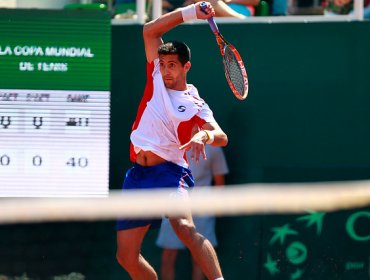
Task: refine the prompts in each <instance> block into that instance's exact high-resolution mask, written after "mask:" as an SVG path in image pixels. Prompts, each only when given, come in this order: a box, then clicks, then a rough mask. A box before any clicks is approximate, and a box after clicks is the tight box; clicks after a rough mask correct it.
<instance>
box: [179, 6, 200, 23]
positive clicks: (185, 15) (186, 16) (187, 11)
mask: <svg viewBox="0 0 370 280" xmlns="http://www.w3.org/2000/svg"><path fill="white" fill-rule="evenodd" d="M181 15H182V19H183V21H184V22H186V21H191V20H195V19H197V10H196V9H195V5H194V4H191V5H189V6H186V7H184V8H181Z"/></svg>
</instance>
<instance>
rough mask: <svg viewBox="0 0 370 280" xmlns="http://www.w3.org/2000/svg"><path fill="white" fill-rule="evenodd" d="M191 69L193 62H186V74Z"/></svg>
mask: <svg viewBox="0 0 370 280" xmlns="http://www.w3.org/2000/svg"><path fill="white" fill-rule="evenodd" d="M190 68H191V62H190V61H188V62H186V63H185V65H184V70H185V72H188V71H189V70H190Z"/></svg>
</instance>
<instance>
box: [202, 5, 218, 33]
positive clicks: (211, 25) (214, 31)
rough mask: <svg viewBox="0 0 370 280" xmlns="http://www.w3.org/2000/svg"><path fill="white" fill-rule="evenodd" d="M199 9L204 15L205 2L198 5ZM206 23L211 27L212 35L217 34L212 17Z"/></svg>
mask: <svg viewBox="0 0 370 280" xmlns="http://www.w3.org/2000/svg"><path fill="white" fill-rule="evenodd" d="M200 8H201V10H202V11H203V12H204V13H205V14H206V8H207V4H206V2H202V3H200ZM208 23H209V26H210V27H211V30H212V32H213V33H219V30H218V26H217V24H216V22H215V19H214V17H210V18H209V19H208Z"/></svg>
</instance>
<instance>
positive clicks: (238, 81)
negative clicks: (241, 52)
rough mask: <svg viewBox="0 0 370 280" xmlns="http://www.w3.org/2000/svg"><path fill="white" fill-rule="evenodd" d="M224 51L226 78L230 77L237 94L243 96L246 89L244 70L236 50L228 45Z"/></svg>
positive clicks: (229, 79)
mask: <svg viewBox="0 0 370 280" xmlns="http://www.w3.org/2000/svg"><path fill="white" fill-rule="evenodd" d="M224 52H225V56H224V67H225V75H226V79H228V81H229V83H231V84H232V85H233V86H234V88H235V90H236V91H237V94H239V95H240V96H241V97H243V96H244V92H245V90H246V88H245V82H244V76H243V71H242V69H241V68H240V65H239V62H238V60H237V58H236V56H235V54H234V52H233V51H232V50H231V49H230V48H228V47H227V46H226V47H225V49H224Z"/></svg>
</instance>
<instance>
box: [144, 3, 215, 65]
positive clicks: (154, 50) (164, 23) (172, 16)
mask: <svg viewBox="0 0 370 280" xmlns="http://www.w3.org/2000/svg"><path fill="white" fill-rule="evenodd" d="M206 3H207V8H206V12H207V14H205V13H204V12H203V11H202V10H201V9H200V3H196V4H194V5H195V10H196V16H197V18H198V19H208V18H210V17H212V16H214V15H215V12H214V10H213V8H212V6H211V4H210V3H208V2H206ZM185 9H186V7H185ZM183 22H184V20H183V17H182V11H181V10H176V11H173V12H170V13H167V14H164V15H162V16H160V17H159V18H157V19H155V20H152V21H150V22H148V23H146V24H145V25H144V29H143V37H144V46H145V54H146V59H147V61H148V62H152V61H153V60H154V59H156V58H157V57H158V47H159V46H160V45H161V44H163V40H162V35H163V34H164V33H166V32H167V31H169V30H171V29H172V28H174V27H175V26H177V25H179V24H181V23H183Z"/></svg>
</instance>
